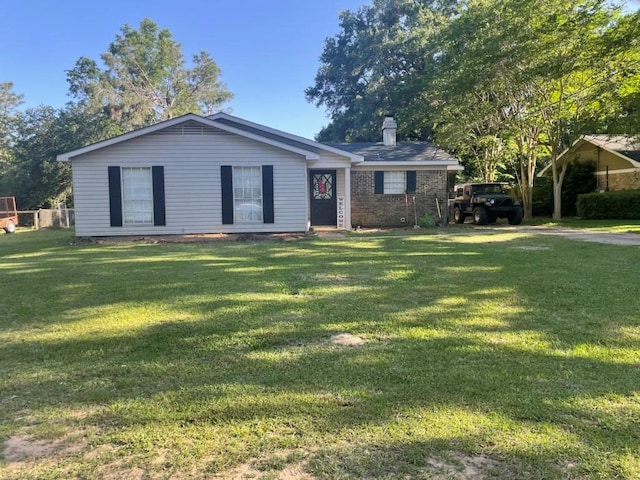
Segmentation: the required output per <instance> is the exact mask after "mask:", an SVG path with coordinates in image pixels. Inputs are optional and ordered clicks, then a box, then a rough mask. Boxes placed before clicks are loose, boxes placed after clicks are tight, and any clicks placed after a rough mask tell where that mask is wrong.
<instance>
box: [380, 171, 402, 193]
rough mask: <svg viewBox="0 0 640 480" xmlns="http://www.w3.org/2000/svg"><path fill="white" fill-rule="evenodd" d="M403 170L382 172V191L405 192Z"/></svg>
mask: <svg viewBox="0 0 640 480" xmlns="http://www.w3.org/2000/svg"><path fill="white" fill-rule="evenodd" d="M405 192H406V183H405V174H404V172H403V171H402V172H384V193H405Z"/></svg>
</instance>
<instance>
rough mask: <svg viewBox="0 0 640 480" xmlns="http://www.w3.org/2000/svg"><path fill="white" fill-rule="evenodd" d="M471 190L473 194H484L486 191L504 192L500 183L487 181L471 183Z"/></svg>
mask: <svg viewBox="0 0 640 480" xmlns="http://www.w3.org/2000/svg"><path fill="white" fill-rule="evenodd" d="M472 190H473V194H474V195H485V194H488V193H497V194H503V193H504V190H503V189H502V185H500V184H497V183H489V184H486V185H473V187H472Z"/></svg>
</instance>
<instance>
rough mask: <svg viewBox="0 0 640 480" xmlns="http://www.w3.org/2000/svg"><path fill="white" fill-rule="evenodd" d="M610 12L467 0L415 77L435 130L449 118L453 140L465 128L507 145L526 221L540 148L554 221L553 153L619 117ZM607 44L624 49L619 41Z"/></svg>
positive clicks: (571, 4) (599, 3) (561, 1)
mask: <svg viewBox="0 0 640 480" xmlns="http://www.w3.org/2000/svg"><path fill="white" fill-rule="evenodd" d="M619 18H620V16H619V10H618V9H616V8H615V7H613V6H611V5H609V4H608V2H606V1H604V0H580V1H576V0H545V1H544V2H541V1H540V0H500V1H498V0H470V1H469V2H467V3H466V7H465V9H463V12H462V14H461V15H460V16H459V17H458V18H456V19H454V21H452V22H451V23H450V24H449V25H448V28H447V29H444V34H443V36H442V38H441V40H440V43H441V44H442V46H443V48H442V52H441V55H440V56H439V58H438V68H437V75H435V76H432V77H431V78H428V79H427V80H426V81H425V85H426V89H427V90H430V93H431V99H430V101H431V104H433V105H436V111H435V120H436V121H437V126H436V131H440V132H441V131H443V130H445V131H446V129H447V127H446V126H444V125H446V123H447V122H452V121H453V122H457V124H458V128H453V129H452V128H449V130H453V132H454V134H455V135H454V137H456V136H457V139H458V141H459V142H464V141H469V140H468V137H469V132H478V133H481V134H496V135H499V136H500V137H501V138H502V139H503V140H504V141H507V142H512V143H513V144H514V145H515V147H516V148H515V152H516V159H517V162H518V164H519V168H518V171H519V177H520V178H519V181H520V185H521V191H522V195H523V203H524V204H525V217H526V218H528V217H529V216H530V215H531V205H532V198H531V196H532V191H533V176H534V174H535V168H536V164H537V162H538V159H539V158H540V157H541V155H546V156H547V157H548V158H549V159H550V162H551V164H552V172H553V184H554V187H553V188H554V218H556V219H559V218H560V216H561V211H562V210H561V199H562V196H561V190H562V182H563V179H564V175H565V173H566V165H559V163H558V158H559V155H560V154H561V153H562V151H563V150H564V149H565V148H567V147H568V146H569V145H570V144H571V143H572V142H573V141H574V140H576V139H577V138H578V137H579V136H580V135H581V134H583V133H586V132H587V131H594V129H598V128H603V127H604V126H605V125H607V124H608V123H610V122H611V121H612V119H614V118H616V116H619V112H620V108H619V102H618V101H617V97H616V94H615V92H617V91H619V90H620V87H621V84H620V83H619V82H617V81H616V78H619V77H620V76H622V75H621V72H626V71H628V68H629V66H628V65H627V64H625V63H624V62H620V61H612V57H611V55H610V47H609V46H608V45H609V44H610V43H611V42H610V41H608V38H607V37H608V35H609V34H610V32H611V31H612V29H614V28H615V26H616V24H617V22H618V20H619ZM625 37H626V38H627V39H629V38H630V35H629V34H628V31H627V35H625ZM618 40H619V39H618ZM615 45H616V48H618V49H619V50H621V51H626V50H625V47H624V45H625V43H624V42H621V41H618V42H616V43H615ZM627 45H628V44H627ZM627 48H628V47H627ZM635 68H636V70H637V66H636V67H635ZM616 72H617V74H616ZM636 88H637V87H636ZM495 119H499V122H498V123H496V122H495ZM496 125H497V131H496V130H495V128H494V127H495V126H496ZM541 148H542V149H543V150H542V151H541Z"/></svg>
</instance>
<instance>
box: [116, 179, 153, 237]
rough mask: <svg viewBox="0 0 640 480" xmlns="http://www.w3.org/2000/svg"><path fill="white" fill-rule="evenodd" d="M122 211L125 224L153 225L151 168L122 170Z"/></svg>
mask: <svg viewBox="0 0 640 480" xmlns="http://www.w3.org/2000/svg"><path fill="white" fill-rule="evenodd" d="M122 210H123V220H124V223H125V224H140V223H153V184H152V181H151V168H123V169H122Z"/></svg>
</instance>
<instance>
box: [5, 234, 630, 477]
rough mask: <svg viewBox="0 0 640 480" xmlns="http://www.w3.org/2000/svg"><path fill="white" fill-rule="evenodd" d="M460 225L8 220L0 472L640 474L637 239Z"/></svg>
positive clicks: (132, 474) (32, 474) (112, 474)
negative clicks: (153, 227)
mask: <svg viewBox="0 0 640 480" xmlns="http://www.w3.org/2000/svg"><path fill="white" fill-rule="evenodd" d="M446 232H447V231H446V230H444V231H443V230H437V233H434V234H431V235H425V234H421V235H412V234H411V233H408V234H407V235H406V236H393V237H391V236H389V237H367V236H361V237H357V236H356V237H350V238H348V239H322V238H311V239H301V240H296V241H267V242H256V243H240V242H233V241H226V242H214V243H201V244H145V243H140V242H133V243H122V244H84V243H79V244H75V241H74V239H73V237H71V236H70V234H69V233H68V232H64V231H37V232H19V233H17V234H15V235H0V291H2V292H3V299H4V300H3V307H2V315H1V316H0V442H2V441H3V442H4V446H3V447H2V449H1V450H0V453H2V452H4V453H3V454H2V455H3V457H2V456H0V458H4V459H2V460H0V478H7V479H14V478H15V479H18V478H43V479H51V478H60V479H63V478H172V479H173V478H211V477H212V475H214V474H217V475H220V476H221V478H225V477H226V478H229V477H233V476H236V478H245V477H246V478H264V479H270V478H279V476H280V475H283V473H282V472H283V471H284V470H285V469H286V468H288V469H289V474H290V475H292V474H291V471H293V472H294V473H295V472H298V473H299V476H300V478H318V479H364V478H367V479H369V478H385V479H405V478H453V479H462V478H518V479H542V478H544V479H564V478H580V479H582V478H593V479H601V478H604V479H614V478H615V479H618V478H628V479H632V478H639V477H640V429H639V428H638V425H639V424H640V392H639V390H640V315H639V314H638V311H639V307H640V302H639V300H638V293H637V292H638V285H640V269H638V265H640V249H638V248H637V247H620V246H612V245H601V244H592V243H588V242H571V241H569V240H566V239H562V238H551V237H547V236H545V237H535V236H532V235H527V234H521V233H514V232H509V233H486V232H485V233H478V234H471V235H448V234H447V233H446ZM423 233H424V232H423ZM476 233H477V232H476ZM340 333H349V334H353V335H357V336H359V337H361V338H362V339H364V341H365V344H364V345H362V346H352V347H344V346H340V345H336V344H334V343H332V342H331V337H332V336H333V335H336V334H340ZM16 444H17V445H18V446H17V447H16V446H15V445H16ZM0 446H1V445H0ZM303 473H305V474H306V475H307V477H303V476H302V474H303ZM243 476H244V477H243ZM214 478H215V477H214ZM289 478H293V477H291V476H290V477H289Z"/></svg>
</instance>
